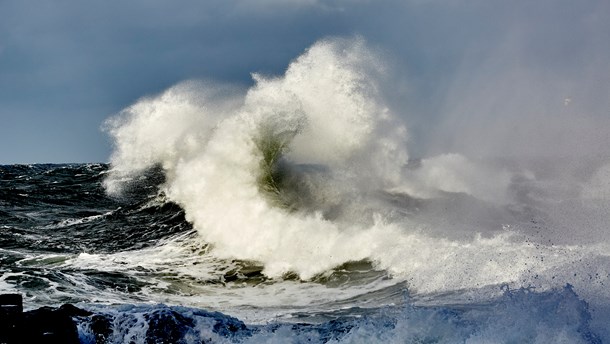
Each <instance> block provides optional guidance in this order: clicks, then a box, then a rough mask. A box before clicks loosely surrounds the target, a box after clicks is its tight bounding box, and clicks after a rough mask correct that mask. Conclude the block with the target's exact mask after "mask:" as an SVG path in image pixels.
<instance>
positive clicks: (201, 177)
mask: <svg viewBox="0 0 610 344" xmlns="http://www.w3.org/2000/svg"><path fill="white" fill-rule="evenodd" d="M379 61H380V59H379V58H378V56H376V54H374V53H373V52H371V51H370V50H369V49H368V48H367V47H366V45H365V44H364V42H362V41H361V40H359V39H354V40H341V39H337V40H333V39H329V40H324V41H321V42H319V43H316V44H315V45H314V46H312V47H311V48H310V49H308V50H307V51H306V52H305V53H304V54H303V55H302V56H301V57H299V58H297V59H296V60H294V61H293V62H292V63H291V64H290V65H289V67H288V68H287V70H286V72H285V74H284V75H283V76H278V77H269V76H261V75H255V76H254V81H255V84H254V85H253V86H252V87H251V88H250V89H248V90H246V91H244V90H243V89H239V88H230V87H229V88H227V87H225V88H223V87H224V86H221V87H220V88H218V89H221V90H222V89H225V90H227V91H226V92H220V91H218V89H217V88H215V87H216V86H215V85H214V84H205V83H203V84H201V83H199V84H197V83H188V84H184V85H178V86H176V87H173V88H171V89H170V90H168V91H166V92H165V93H163V94H161V95H160V96H158V97H153V98H146V99H143V100H141V101H140V102H139V103H137V104H135V105H134V106H132V107H130V108H128V109H127V110H126V111H124V112H123V113H122V114H120V115H119V116H118V117H117V118H115V119H114V120H111V122H110V125H109V127H110V130H109V131H110V134H111V135H112V136H113V137H114V139H115V144H116V147H117V148H116V150H115V153H114V154H113V157H112V171H111V172H110V173H109V175H108V179H107V180H106V185H107V188H108V190H109V191H110V192H118V191H120V190H121V188H122V187H123V186H124V185H125V183H124V182H122V181H123V180H133V179H134V178H135V179H137V176H138V175H139V174H141V173H142V172H143V171H145V170H146V169H148V168H153V167H155V166H160V167H161V168H162V170H163V171H164V173H165V176H166V179H165V182H164V183H163V185H161V186H160V192H161V193H163V194H164V195H166V197H167V199H168V200H170V201H172V202H175V203H177V204H179V205H180V207H181V208H182V209H184V211H185V217H186V219H187V220H188V221H189V222H190V223H192V224H193V226H194V228H195V229H196V230H197V233H198V237H197V238H194V239H192V240H195V241H197V240H201V241H203V242H204V243H206V244H209V251H206V254H209V255H212V256H213V257H215V258H216V259H221V260H225V261H233V260H235V259H237V260H240V261H244V262H250V264H252V265H256V266H262V273H263V274H264V275H266V276H267V277H268V278H272V279H277V280H278V281H279V280H281V277H287V276H289V275H290V274H292V273H295V274H296V275H297V276H298V277H299V278H300V279H301V280H311V279H314V280H315V279H316V277H319V276H320V275H321V274H324V273H328V272H329V271H332V269H333V268H336V267H338V266H341V265H342V264H345V263H347V262H363V261H366V262H369V263H370V264H371V266H372V267H373V269H376V270H380V271H386V272H387V273H389V275H390V276H392V277H393V278H395V279H396V280H397V281H406V282H407V285H408V287H409V290H410V292H412V293H414V294H417V293H419V294H431V295H433V294H436V293H444V292H452V291H456V290H471V289H473V288H474V289H478V288H483V287H487V286H494V285H499V284H502V283H509V284H510V285H511V286H514V287H519V286H536V287H539V288H541V289H543V290H546V289H549V288H553V287H561V286H562V285H563V284H564V283H565V282H567V281H570V282H571V283H572V284H573V285H574V286H575V288H576V289H577V290H579V291H581V290H588V291H589V292H590V293H591V294H596V295H597V294H603V295H606V294H607V292H604V291H603V290H604V288H603V281H605V280H606V279H607V278H608V276H607V274H605V275H603V276H602V277H600V279H599V280H596V281H594V283H593V284H589V282H588V281H586V280H584V279H582V278H580V277H578V278H568V275H569V272H570V270H571V269H572V268H573V267H581V265H582V264H584V265H585V267H583V269H585V270H587V271H589V272H591V273H594V270H595V269H594V268H593V266H594V264H593V261H597V260H599V261H600V262H598V263H596V264H601V265H602V266H607V265H608V257H607V256H605V255H603V254H601V252H604V250H605V248H604V247H606V246H604V245H606V244H605V243H600V244H599V247H598V246H579V245H570V244H569V243H565V244H563V245H553V243H552V242H551V244H548V243H545V242H542V239H540V238H543V236H542V234H541V235H539V237H535V236H533V234H532V231H534V230H536V226H537V224H538V223H539V222H538V221H540V219H544V215H545V214H544V211H545V209H544V208H537V207H538V203H536V202H537V201H531V200H530V199H531V196H530V194H531V192H530V190H533V188H531V185H535V183H536V182H537V180H536V176H535V174H533V177H531V175H532V174H528V173H526V172H527V171H526V172H522V171H520V170H518V169H514V168H513V169H508V168H505V167H502V166H500V167H498V165H497V164H487V163H483V162H478V161H475V160H471V159H468V158H467V157H465V156H463V155H459V154H453V153H449V154H444V155H440V156H437V157H428V158H425V159H422V160H419V162H417V161H416V162H415V163H414V162H413V161H411V162H408V154H407V149H406V147H407V132H406V126H405V124H404V123H403V122H402V118H401V117H400V116H397V114H396V113H394V112H392V111H391V110H390V109H389V108H388V107H387V106H386V105H385V103H384V99H383V95H382V94H380V91H379V90H380V89H381V88H380V87H379V83H381V82H383V73H384V72H385V71H384V68H383V64H382V63H380V62H379ZM209 88H212V89H211V90H210V89H209ZM174 110H175V111H177V113H176V114H174ZM175 121H178V122H180V123H176V122H175ZM164 128H167V130H168V131H167V132H166V131H165V130H164ZM122 185H123V186H122ZM522 187H523V188H526V189H524V190H521V189H520V188H522ZM511 193H514V194H518V195H525V196H523V198H518V197H522V196H518V197H516V196H514V195H512V194H511ZM528 197H530V198H528ZM439 219H441V220H442V221H444V222H442V223H441V221H439ZM534 234H535V233H534ZM536 235H537V234H536ZM583 262H585V263H583ZM589 264H590V265H589ZM557 276H562V277H565V278H561V279H558V278H557ZM492 294H493V293H492ZM487 296H489V295H487V294H485V293H481V294H480V295H479V297H481V298H482V299H484V298H485V297H487Z"/></svg>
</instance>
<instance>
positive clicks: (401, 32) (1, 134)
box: [0, 0, 610, 163]
mask: <svg viewBox="0 0 610 344" xmlns="http://www.w3.org/2000/svg"><path fill="white" fill-rule="evenodd" d="M609 12H610V11H609V8H608V5H607V4H606V2H605V1H603V0H599V1H583V2H578V3H576V2H573V1H565V0H564V1H562V0H560V1H546V0H542V1H537V2H535V3H532V2H531V1H515V2H505V1H482V0H481V1H477V0H473V1H435V0H430V1H425V0H411V1H364V0H361V1H313V0H309V1H307V0H302V1H279V0H263V1H254V0H249V1H188V0H186V1H150V0H149V1H144V0H139V1H116V0H112V1H76V0H59V1H48V2H47V1H28V0H25V1H16V0H15V1H13V0H8V1H2V2H0V120H1V122H2V123H1V126H0V147H2V148H0V163H13V162H43V161H56V162H58V161H92V160H94V161H100V160H101V161H105V160H106V159H107V157H108V154H109V151H110V144H109V142H107V139H106V138H105V136H104V134H103V133H102V132H100V130H99V127H100V124H101V123H102V122H103V120H104V119H105V118H106V117H108V116H109V115H111V114H113V113H116V112H117V111H119V110H120V109H121V108H123V107H125V106H127V105H129V104H130V103H132V102H133V101H135V100H136V99H137V98H139V97H142V96H145V95H149V94H151V93H157V92H160V91H162V90H163V89H165V88H167V87H169V86H171V85H173V84H175V83H177V82H179V81H181V80H185V79H194V78H204V79H219V80H223V81H230V82H238V83H246V84H247V83H250V82H251V81H250V73H251V72H262V73H265V74H279V73H281V72H282V71H283V70H284V69H285V68H286V66H287V64H288V63H289V62H290V60H292V59H294V58H295V57H297V56H298V55H299V54H300V53H301V52H303V51H304V49H306V48H307V47H308V46H310V45H311V44H312V43H313V42H315V41H316V40H318V39H320V38H323V37H326V36H353V35H360V36H362V37H364V39H365V40H366V41H367V42H368V44H369V45H370V46H372V47H374V48H376V49H378V50H380V51H381V52H383V53H384V55H385V56H386V57H387V61H388V63H389V64H390V65H391V66H390V67H389V68H390V69H391V71H392V73H390V80H389V82H388V84H387V85H385V88H386V94H387V95H388V101H389V102H390V104H391V105H392V106H393V107H394V108H395V109H396V110H397V111H398V112H400V113H402V114H404V116H405V117H406V118H407V120H408V121H409V126H410V127H411V130H410V131H411V136H412V137H413V139H412V145H413V147H414V148H413V149H412V150H415V151H419V152H422V153H425V152H426V151H435V150H447V149H448V148H452V147H456V148H460V149H463V150H469V149H471V147H472V146H480V143H479V142H477V141H476V140H465V139H464V137H465V136H469V137H471V136H472V133H468V135H466V134H465V135H457V134H455V133H454V131H453V130H451V129H453V128H459V129H460V130H462V131H463V132H468V131H473V130H475V129H473V128H475V127H476V125H473V124H472V123H473V122H476V123H483V124H481V125H484V126H492V127H493V125H492V124H493V123H492V124H490V123H487V122H494V123H495V122H496V120H494V121H492V120H491V119H498V118H499V117H501V116H503V118H504V119H499V120H497V122H500V123H505V122H506V121H512V120H513V119H519V120H523V119H522V118H519V117H515V115H514V114H513V112H514V111H521V110H522V109H521V108H523V107H526V105H530V106H532V107H541V106H544V105H545V103H544V102H540V101H532V100H527V101H526V99H525V98H524V96H521V95H519V94H516V93H514V90H513V89H514V88H515V87H517V88H519V89H524V88H530V90H529V91H527V92H526V91H523V92H524V93H529V94H531V93H532V92H535V91H539V88H540V84H542V85H546V84H547V83H557V85H556V86H554V87H552V88H553V89H552V90H547V91H544V92H538V93H536V94H540V95H541V98H545V99H547V98H549V97H550V95H551V94H554V92H559V91H557V90H555V88H559V87H564V89H567V90H569V91H571V92H567V91H565V92H560V93H562V95H561V96H558V97H560V98H561V101H563V98H565V97H568V95H565V96H564V94H563V93H565V94H568V93H569V94H570V95H569V96H570V97H572V98H573V99H574V101H573V103H572V104H573V105H578V104H581V105H582V104H584V103H587V105H586V106H584V105H582V107H583V108H582V110H583V111H585V110H587V111H588V112H590V113H598V112H600V111H601V110H600V109H601V108H603V106H604V105H603V102H602V101H600V100H599V99H601V98H603V97H604V96H606V98H607V93H604V92H605V91H604V90H605V89H607V85H608V80H607V76H608V72H607V71H608V70H610V69H609V68H608V60H610V59H609V58H608V57H609V56H610V54H609V50H610V48H608V45H607V44H606V43H605V42H606V38H607V37H608V33H609V32H608V27H609V26H610V24H608V23H610V20H608V19H609V18H608V17H609V15H608V13H609ZM604 68H606V71H603V69H604ZM511 78H512V79H511ZM515 78H516V79H517V81H514V79H515ZM511 80H513V81H511ZM524 85H526V86H527V87H525V86H524ZM560 85H563V86H560ZM565 85H568V86H565ZM577 89H579V90H581V91H580V93H579V92H577ZM481 90H483V91H485V92H480V91H481ZM507 90H508V91H507ZM572 91H573V92H572ZM506 92H509V93H510V96H509V97H510V98H512V99H515V103H520V104H522V106H521V107H518V106H515V105H514V104H513V105H510V106H507V105H506V104H505V103H502V99H504V97H505V93H506ZM591 92H592V94H595V95H596V96H597V98H594V97H593V96H592V95H591ZM581 94H582V96H581ZM482 96H484V99H481V97H482ZM502 105H504V106H502ZM498 106H500V107H503V108H504V111H502V112H499V113H497V112H494V109H495V108H497V107H498ZM521 112H522V111H521ZM493 113H497V114H496V115H493ZM595 116H597V117H599V116H600V115H599V114H598V115H595ZM500 127H501V126H500ZM476 130H480V129H476Z"/></svg>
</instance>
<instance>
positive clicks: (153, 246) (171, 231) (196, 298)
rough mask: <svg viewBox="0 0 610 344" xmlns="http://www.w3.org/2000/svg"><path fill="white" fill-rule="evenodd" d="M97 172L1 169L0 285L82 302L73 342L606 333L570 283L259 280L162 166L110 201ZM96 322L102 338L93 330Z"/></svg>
mask: <svg viewBox="0 0 610 344" xmlns="http://www.w3.org/2000/svg"><path fill="white" fill-rule="evenodd" d="M107 173H108V166H107V165H103V164H72V165H11V166H1V167H0V190H1V198H0V214H1V225H0V226H1V227H0V229H1V231H0V262H1V263H2V264H1V267H0V272H1V277H0V291H2V292H5V293H8V292H10V293H15V292H17V293H21V294H23V295H24V297H25V301H24V303H25V307H26V309H34V308H38V307H40V306H55V307H57V306H59V305H61V304H64V303H73V304H76V305H78V306H79V307H81V308H84V309H87V310H89V311H92V312H93V315H91V316H87V317H75V318H74V321H75V322H76V323H77V324H78V329H79V335H80V340H81V341H82V342H84V343H95V342H96V338H97V342H100V339H99V338H104V340H105V342H109V343H126V342H135V343H140V342H141V343H145V342H161V341H163V340H170V341H172V342H181V343H199V342H202V341H203V342H220V343H224V342H226V343H242V342H252V343H259V342H273V343H275V342H282V343H283V342H295V343H301V342H303V343H305V342H307V343H309V342H313V343H326V342H350V343H360V342H380V343H381V342H401V343H402V342H406V343H461V342H469V343H470V342H480V343H489V342H497V343H517V342H519V343H521V342H532V343H552V342H565V343H577V342H578V343H580V342H582V343H600V342H603V341H602V337H601V336H600V335H601V334H602V332H603V331H596V329H595V326H594V324H592V316H593V314H592V312H591V309H590V308H589V305H588V303H587V302H585V301H584V300H583V298H582V297H580V296H579V295H578V293H577V291H575V288H574V287H573V286H570V285H568V284H565V285H563V286H561V284H562V283H558V285H559V286H557V287H554V288H550V289H547V290H542V291H538V290H537V289H535V288H526V287H519V288H514V287H511V286H509V284H508V283H507V284H501V283H497V284H493V285H491V286H487V287H482V288H471V289H470V290H468V289H464V290H454V291H451V292H444V293H427V294H421V295H418V294H417V293H414V295H412V293H411V292H410V291H409V283H408V282H407V281H408V279H406V280H405V279H404V278H393V277H391V276H390V275H389V274H388V272H387V271H380V270H379V269H376V268H375V267H374V266H373V265H372V264H371V263H368V262H366V261H362V262H352V263H347V264H343V265H341V266H339V267H336V268H334V269H331V270H330V271H328V272H327V273H323V274H320V275H317V276H315V277H314V278H313V279H311V280H310V281H302V280H299V279H298V277H296V276H294V275H293V274H287V275H284V276H283V277H280V278H276V279H270V278H268V277H266V276H265V275H263V274H262V273H261V270H262V267H261V266H259V265H257V264H255V263H253V262H246V261H239V260H233V259H232V260H224V259H218V258H215V257H213V256H211V255H209V254H208V250H209V247H208V245H207V244H205V243H202V242H200V241H199V240H197V239H196V237H197V234H196V233H195V231H194V230H193V227H192V225H191V224H190V223H189V222H187V221H186V220H185V218H184V211H183V210H182V209H181V208H180V207H179V206H177V205H176V204H174V203H172V202H170V201H167V200H166V199H164V198H163V197H162V195H161V194H160V193H159V189H158V186H159V183H160V182H162V181H163V175H162V174H160V172H159V171H150V172H149V173H148V174H147V175H145V176H143V177H142V178H141V179H140V180H139V181H138V183H137V184H134V185H133V186H132V188H131V189H130V192H129V193H126V194H125V195H123V196H122V197H121V198H114V197H110V196H108V195H107V193H106V191H105V189H104V187H103V180H104V178H105V176H106V175H107ZM459 273H462V272H459V271H456V274H459ZM578 273H579V271H575V274H574V275H576V274H578ZM430 277H431V278H436V276H430ZM588 278H590V279H592V280H591V282H592V283H601V282H599V281H596V279H597V280H605V279H606V278H607V275H606V276H600V275H598V276H590V277H588ZM479 293H480V294H481V295H484V296H481V295H479V296H477V294H479ZM100 319H105V320H104V321H106V323H107V327H108V328H109V330H108V331H107V332H106V334H105V336H104V337H100V335H99V333H97V337H96V332H95V329H96V328H95V326H94V327H93V329H92V324H98V325H97V326H98V328H99V322H100ZM603 322H604V321H602V323H603ZM602 326H603V325H602ZM98 331H99V329H98Z"/></svg>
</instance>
